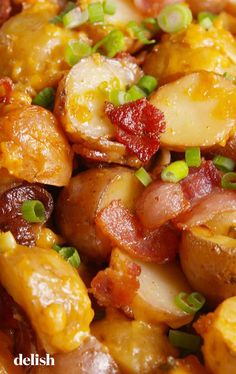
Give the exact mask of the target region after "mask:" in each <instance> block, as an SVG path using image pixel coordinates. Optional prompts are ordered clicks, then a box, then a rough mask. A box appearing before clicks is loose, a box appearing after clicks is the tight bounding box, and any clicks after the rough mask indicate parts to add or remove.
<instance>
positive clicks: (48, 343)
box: [0, 232, 94, 354]
mask: <svg viewBox="0 0 236 374" xmlns="http://www.w3.org/2000/svg"><path fill="white" fill-rule="evenodd" d="M0 281H1V283H2V285H3V287H4V288H5V289H6V290H7V292H8V293H9V294H10V295H11V296H12V297H13V299H14V300H15V302H16V303H17V304H19V305H20V306H21V307H22V309H23V310H24V311H25V313H26V314H27V315H28V317H29V319H30V321H31V323H32V326H33V327H34V330H35V332H36V334H37V337H38V339H39V341H40V343H41V345H42V347H43V348H44V349H45V350H46V352H48V353H51V354H54V353H57V352H69V351H72V350H74V349H76V348H77V347H78V346H79V345H80V344H81V343H82V342H83V340H84V339H85V338H86V337H87V336H88V333H89V324H90V322H91V321H92V319H93V315H94V313H93V310H92V308H91V302H90V299H89V297H88V293H87V289H86V287H85V285H84V283H83V282H82V280H81V279H80V277H79V275H78V273H77V271H76V270H75V269H74V268H73V267H72V266H71V265H70V264H69V263H68V262H66V261H65V260H64V259H63V258H62V257H61V256H60V255H59V254H58V253H57V252H56V251H54V250H52V249H43V248H37V247H35V248H29V247H24V246H20V245H17V243H16V242H15V239H14V237H13V236H12V234H11V233H10V232H7V233H2V234H0Z"/></svg>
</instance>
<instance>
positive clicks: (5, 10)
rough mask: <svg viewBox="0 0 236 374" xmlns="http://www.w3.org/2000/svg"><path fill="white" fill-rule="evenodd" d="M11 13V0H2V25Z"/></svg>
mask: <svg viewBox="0 0 236 374" xmlns="http://www.w3.org/2000/svg"><path fill="white" fill-rule="evenodd" d="M10 13H11V0H1V1H0V26H1V25H2V24H3V23H4V22H5V21H6V20H7V19H8V18H9V16H10Z"/></svg>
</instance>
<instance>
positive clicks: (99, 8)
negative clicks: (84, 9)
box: [88, 2, 104, 23]
mask: <svg viewBox="0 0 236 374" xmlns="http://www.w3.org/2000/svg"><path fill="white" fill-rule="evenodd" d="M88 14H89V21H90V22H91V23H97V22H104V10H103V5H102V3H99V2H97V3H91V4H89V5H88Z"/></svg>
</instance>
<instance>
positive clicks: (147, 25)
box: [142, 17, 160, 32]
mask: <svg viewBox="0 0 236 374" xmlns="http://www.w3.org/2000/svg"><path fill="white" fill-rule="evenodd" d="M142 25H143V26H144V27H145V28H146V29H147V30H149V31H152V32H153V31H158V30H160V27H159V25H158V22H157V19H156V18H152V17H147V18H145V19H144V20H143V22H142ZM150 26H151V27H150Z"/></svg>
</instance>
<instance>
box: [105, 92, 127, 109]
mask: <svg viewBox="0 0 236 374" xmlns="http://www.w3.org/2000/svg"><path fill="white" fill-rule="evenodd" d="M127 98H128V97H127V93H126V92H125V91H121V90H111V91H110V92H109V101H110V102H111V103H112V104H113V105H115V106H119V105H122V104H125V103H127V102H128V100H127Z"/></svg>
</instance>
